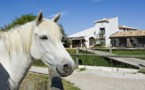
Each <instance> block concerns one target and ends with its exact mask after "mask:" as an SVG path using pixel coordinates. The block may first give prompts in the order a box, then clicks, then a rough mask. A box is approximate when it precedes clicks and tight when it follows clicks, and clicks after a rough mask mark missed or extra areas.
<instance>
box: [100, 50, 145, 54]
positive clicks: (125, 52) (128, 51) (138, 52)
mask: <svg viewBox="0 0 145 90" xmlns="http://www.w3.org/2000/svg"><path fill="white" fill-rule="evenodd" d="M100 51H104V52H108V53H109V49H102V50H100ZM112 53H113V54H117V55H145V50H137V49H136V50H119V49H118V50H112Z"/></svg>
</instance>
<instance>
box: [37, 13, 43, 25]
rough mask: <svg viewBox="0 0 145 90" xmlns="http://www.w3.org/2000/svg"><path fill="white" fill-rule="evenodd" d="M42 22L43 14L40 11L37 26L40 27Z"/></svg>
mask: <svg viewBox="0 0 145 90" xmlns="http://www.w3.org/2000/svg"><path fill="white" fill-rule="evenodd" d="M42 20H43V14H42V11H40V12H39V13H38V16H37V18H36V26H38V25H39V24H40V23H41V22H42Z"/></svg>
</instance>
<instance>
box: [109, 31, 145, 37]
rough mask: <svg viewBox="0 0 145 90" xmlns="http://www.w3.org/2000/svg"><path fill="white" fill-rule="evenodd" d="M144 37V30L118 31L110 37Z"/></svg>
mask: <svg viewBox="0 0 145 90" xmlns="http://www.w3.org/2000/svg"><path fill="white" fill-rule="evenodd" d="M138 36H145V30H135V31H118V32H116V33H114V34H112V35H111V36H110V38H113V37H138Z"/></svg>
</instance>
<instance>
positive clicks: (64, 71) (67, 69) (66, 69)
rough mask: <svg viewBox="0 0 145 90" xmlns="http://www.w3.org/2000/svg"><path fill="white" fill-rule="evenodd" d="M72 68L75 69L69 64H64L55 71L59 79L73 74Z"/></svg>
mask: <svg viewBox="0 0 145 90" xmlns="http://www.w3.org/2000/svg"><path fill="white" fill-rule="evenodd" d="M74 68H75V67H74V66H72V65H70V64H64V65H63V66H62V67H61V68H60V67H59V68H58V67H56V71H57V73H58V74H59V75H60V76H61V77H66V76H69V75H71V74H72V73H73V71H74Z"/></svg>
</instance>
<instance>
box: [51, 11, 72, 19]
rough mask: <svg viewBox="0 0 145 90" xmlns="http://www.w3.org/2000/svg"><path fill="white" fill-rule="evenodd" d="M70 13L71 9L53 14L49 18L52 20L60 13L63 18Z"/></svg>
mask: <svg viewBox="0 0 145 90" xmlns="http://www.w3.org/2000/svg"><path fill="white" fill-rule="evenodd" d="M69 11H70V9H67V10H63V11H60V12H57V13H55V14H52V15H50V16H49V17H50V18H52V17H54V16H55V15H57V14H58V13H59V14H60V15H61V16H66V15H68V12H69Z"/></svg>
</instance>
